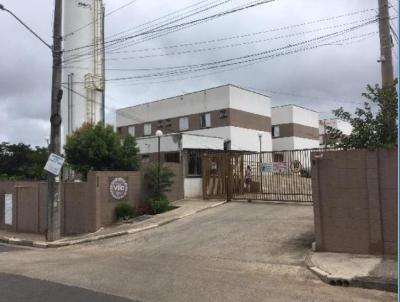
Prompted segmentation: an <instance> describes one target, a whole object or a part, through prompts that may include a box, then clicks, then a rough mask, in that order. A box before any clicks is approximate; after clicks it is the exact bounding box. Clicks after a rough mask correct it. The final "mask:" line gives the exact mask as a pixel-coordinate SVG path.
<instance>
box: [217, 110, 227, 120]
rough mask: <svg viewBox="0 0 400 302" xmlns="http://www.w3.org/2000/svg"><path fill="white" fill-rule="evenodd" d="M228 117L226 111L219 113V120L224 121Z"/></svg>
mask: <svg viewBox="0 0 400 302" xmlns="http://www.w3.org/2000/svg"><path fill="white" fill-rule="evenodd" d="M227 117H228V113H227V112H226V109H222V110H220V111H219V118H220V119H224V118H227Z"/></svg>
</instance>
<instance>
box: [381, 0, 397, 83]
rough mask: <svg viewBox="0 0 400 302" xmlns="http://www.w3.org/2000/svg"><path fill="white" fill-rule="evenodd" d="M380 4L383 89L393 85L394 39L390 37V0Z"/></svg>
mask: <svg viewBox="0 0 400 302" xmlns="http://www.w3.org/2000/svg"><path fill="white" fill-rule="evenodd" d="M378 2H379V40H380V45H381V57H380V59H379V60H378V62H380V63H381V73H382V88H386V87H389V86H390V85H392V84H393V81H394V78H393V60H392V38H391V35H390V23H389V22H390V16H389V3H388V0H378Z"/></svg>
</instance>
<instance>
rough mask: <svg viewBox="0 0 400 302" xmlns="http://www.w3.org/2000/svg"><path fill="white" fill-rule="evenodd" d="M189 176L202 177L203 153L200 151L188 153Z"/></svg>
mask: <svg viewBox="0 0 400 302" xmlns="http://www.w3.org/2000/svg"><path fill="white" fill-rule="evenodd" d="M187 171H188V176H193V177H200V176H201V153H200V152H199V151H189V153H188V170H187Z"/></svg>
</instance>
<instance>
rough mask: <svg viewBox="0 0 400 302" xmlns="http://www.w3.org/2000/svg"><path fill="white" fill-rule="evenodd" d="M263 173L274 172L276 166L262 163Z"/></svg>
mask: <svg viewBox="0 0 400 302" xmlns="http://www.w3.org/2000/svg"><path fill="white" fill-rule="evenodd" d="M261 172H263V173H267V172H269V173H272V172H274V164H273V163H262V164H261Z"/></svg>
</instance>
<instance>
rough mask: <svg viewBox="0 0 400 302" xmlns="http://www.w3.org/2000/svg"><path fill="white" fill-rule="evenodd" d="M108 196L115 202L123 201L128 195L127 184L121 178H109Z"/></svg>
mask: <svg viewBox="0 0 400 302" xmlns="http://www.w3.org/2000/svg"><path fill="white" fill-rule="evenodd" d="M110 194H111V197H112V198H113V199H115V200H123V199H124V198H125V197H126V196H127V195H128V182H127V180H125V179H124V178H122V177H110Z"/></svg>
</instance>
